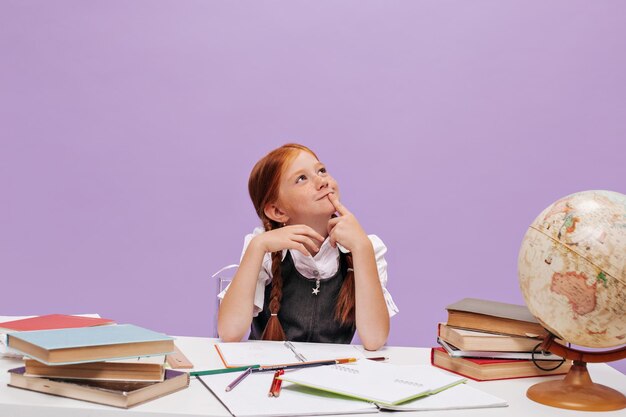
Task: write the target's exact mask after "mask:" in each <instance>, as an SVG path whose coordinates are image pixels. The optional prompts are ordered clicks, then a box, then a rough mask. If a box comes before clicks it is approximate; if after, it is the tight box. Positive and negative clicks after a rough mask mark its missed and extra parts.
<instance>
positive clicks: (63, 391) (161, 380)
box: [0, 323, 189, 408]
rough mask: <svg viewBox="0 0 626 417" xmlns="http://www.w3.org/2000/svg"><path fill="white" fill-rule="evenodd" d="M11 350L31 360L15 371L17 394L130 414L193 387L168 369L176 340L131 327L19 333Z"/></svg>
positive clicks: (12, 374) (184, 375)
mask: <svg viewBox="0 0 626 417" xmlns="http://www.w3.org/2000/svg"><path fill="white" fill-rule="evenodd" d="M103 324H105V323H103ZM3 325H6V323H4V324H0V327H2V326H3ZM7 345H8V346H9V347H10V348H12V349H14V350H16V351H18V352H21V353H23V354H24V355H26V357H27V358H26V359H25V360H24V362H25V363H24V366H22V367H19V368H15V369H11V370H10V371H9V374H10V381H9V386H12V387H16V388H23V389H27V390H31V391H38V392H43V393H46V394H52V395H57V396H62V397H68V398H74V399H79V400H85V401H91V402H95V403H99V404H106V405H111V406H115V407H121V408H129V407H132V406H135V405H137V404H141V403H144V402H146V401H149V400H152V399H154V398H158V397H161V396H163V395H166V394H169V393H172V392H175V391H178V390H180V389H183V388H186V387H187V386H188V385H189V374H188V373H186V372H178V371H173V370H171V369H166V366H165V358H166V355H167V354H169V353H172V352H173V351H174V340H173V338H171V337H169V336H166V335H164V334H162V333H158V332H154V331H152V330H148V329H144V328H141V327H139V326H134V325H131V324H119V325H116V324H112V325H96V326H93V327H76V326H74V327H66V328H60V329H59V328H57V329H47V330H29V331H16V332H11V333H8V334H7Z"/></svg>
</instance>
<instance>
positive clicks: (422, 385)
mask: <svg viewBox="0 0 626 417" xmlns="http://www.w3.org/2000/svg"><path fill="white" fill-rule="evenodd" d="M280 379H282V380H283V381H288V382H291V383H294V384H298V385H302V386H305V387H309V388H315V389H318V390H323V391H327V392H331V393H335V394H340V395H343V396H346V397H352V398H356V399H360V400H365V401H370V402H373V403H376V404H378V405H380V406H382V407H383V408H384V407H385V406H394V405H398V404H401V403H404V402H407V401H410V400H412V399H415V398H419V397H423V396H427V395H432V394H436V393H438V392H441V391H443V390H445V389H447V388H450V387H453V386H455V385H458V384H461V383H463V382H465V381H466V379H465V378H462V377H459V376H456V375H450V374H448V373H444V372H443V371H441V370H439V369H436V368H434V367H432V366H430V365H392V364H389V363H381V362H374V361H368V360H359V361H357V362H356V363H354V364H347V365H330V366H320V367H316V368H306V369H300V370H298V371H297V372H290V373H285V374H284V375H283V376H282V377H281V378H280Z"/></svg>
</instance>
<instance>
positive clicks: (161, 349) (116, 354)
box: [7, 324, 174, 365]
mask: <svg viewBox="0 0 626 417" xmlns="http://www.w3.org/2000/svg"><path fill="white" fill-rule="evenodd" d="M7 342H8V346H9V347H11V348H14V349H16V350H18V351H20V352H22V353H24V354H25V355H27V356H30V357H32V358H33V359H36V360H38V361H39V362H43V363H45V364H46V365H53V364H56V365H68V364H72V363H81V362H98V361H106V360H112V359H130V358H134V357H138V356H154V355H165V354H168V353H172V352H173V351H174V339H173V338H172V337H170V336H167V335H165V334H163V333H158V332H154V331H152V330H148V329H144V328H142V327H139V326H135V325H132V324H119V325H114V326H96V327H85V328H75V329H56V330H35V331H29V332H16V333H9V334H7Z"/></svg>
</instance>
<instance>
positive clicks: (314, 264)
mask: <svg viewBox="0 0 626 417" xmlns="http://www.w3.org/2000/svg"><path fill="white" fill-rule="evenodd" d="M264 232H265V231H264V229H263V228H262V227H257V228H255V229H254V231H253V232H252V233H250V234H248V235H246V237H245V240H244V244H243V250H242V251H241V258H243V255H244V253H245V252H246V249H247V248H248V245H249V244H250V241H251V240H252V238H254V237H255V236H257V235H260V234H261V233H264ZM368 237H369V239H370V241H371V242H372V246H373V247H374V255H375V257H376V266H377V267H378V277H379V279H380V285H381V287H382V290H383V295H384V297H385V302H386V304H387V310H388V311H389V317H393V316H394V315H395V314H396V313H397V312H398V311H399V310H398V307H396V304H395V303H394V302H393V298H392V297H391V294H390V293H389V291H387V288H386V286H387V261H386V260H385V253H387V247H386V246H385V244H384V243H383V241H382V240H380V238H379V237H378V236H376V235H369V236H368ZM340 250H341V251H342V252H343V253H348V252H350V251H349V250H347V249H345V248H343V247H341V245H337V247H336V248H333V247H332V246H331V245H330V240H329V239H328V238H326V240H325V241H324V243H322V246H321V247H320V250H319V252H318V253H316V254H315V256H312V257H311V256H304V255H303V254H302V253H301V252H299V251H297V250H290V252H291V257H292V259H293V262H294V265H295V267H296V269H297V270H298V272H299V273H300V274H302V275H304V276H305V277H307V278H310V279H319V280H325V279H329V278H332V277H333V276H335V274H336V273H337V270H338V269H339V251H340ZM285 256H287V249H285V250H283V258H282V259H285ZM271 280H272V254H271V253H269V252H268V253H266V254H265V256H264V257H263V263H262V266H261V271H260V272H259V278H258V280H257V284H256V290H255V292H254V312H253V314H254V316H255V317H256V316H257V315H258V314H259V312H261V310H263V301H264V299H265V287H266V286H267V285H268V284H269V283H270V282H271ZM226 291H228V287H226V289H225V290H224V291H222V292H221V293H220V294H218V297H219V298H220V299H223V298H224V295H225V294H226Z"/></svg>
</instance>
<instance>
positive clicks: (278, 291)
mask: <svg viewBox="0 0 626 417" xmlns="http://www.w3.org/2000/svg"><path fill="white" fill-rule="evenodd" d="M264 226H265V230H272V229H274V227H273V225H272V224H271V223H270V222H268V223H266V224H265V225H264ZM278 227H280V225H278ZM281 261H282V251H277V252H272V291H271V292H270V303H269V310H270V314H271V315H270V318H269V320H268V321H267V324H266V325H265V330H263V334H262V335H261V339H262V340H285V339H286V338H285V331H284V330H283V326H282V325H281V324H280V320H279V319H278V312H279V311H280V301H281V299H282V298H283V277H282V275H281V273H280V263H281Z"/></svg>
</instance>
